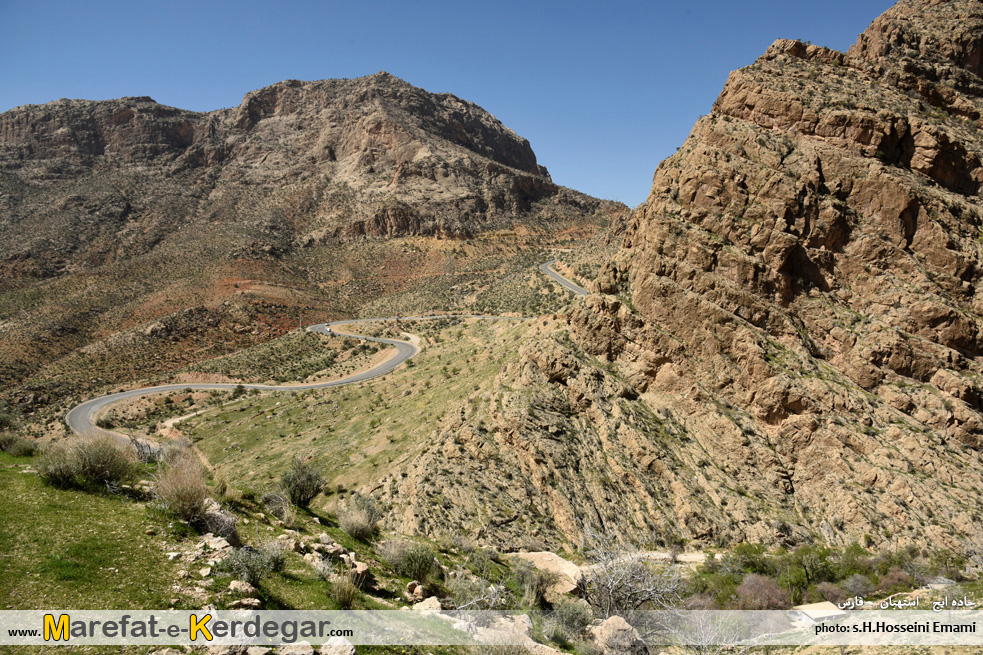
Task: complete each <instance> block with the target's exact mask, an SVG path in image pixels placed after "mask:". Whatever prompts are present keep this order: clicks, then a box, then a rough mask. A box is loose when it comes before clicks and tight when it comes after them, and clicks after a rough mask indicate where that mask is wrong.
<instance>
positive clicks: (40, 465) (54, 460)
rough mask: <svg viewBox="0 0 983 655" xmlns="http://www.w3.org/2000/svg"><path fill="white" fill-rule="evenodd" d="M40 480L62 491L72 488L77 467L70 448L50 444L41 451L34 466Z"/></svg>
mask: <svg viewBox="0 0 983 655" xmlns="http://www.w3.org/2000/svg"><path fill="white" fill-rule="evenodd" d="M34 468H35V470H36V471H37V472H38V475H39V476H41V479H42V480H44V481H45V482H47V483H48V484H50V485H53V486H55V487H61V488H63V489H65V488H68V487H73V486H75V484H76V478H77V476H78V466H77V463H76V460H75V457H74V456H73V454H72V450H71V448H70V447H69V446H68V445H66V444H52V445H49V446H47V447H46V448H44V449H43V450H42V451H41V456H40V457H39V458H38V461H37V462H36V463H35V465H34Z"/></svg>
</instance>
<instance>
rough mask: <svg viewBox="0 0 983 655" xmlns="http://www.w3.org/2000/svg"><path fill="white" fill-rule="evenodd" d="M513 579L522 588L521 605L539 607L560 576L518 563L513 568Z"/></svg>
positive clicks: (528, 564)
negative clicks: (514, 578)
mask: <svg viewBox="0 0 983 655" xmlns="http://www.w3.org/2000/svg"><path fill="white" fill-rule="evenodd" d="M515 577H516V580H517V581H518V583H519V586H520V587H521V588H522V603H523V605H525V606H526V607H539V606H540V605H542V604H543V602H545V600H546V594H547V593H548V592H549V590H550V589H551V588H552V587H553V586H554V585H555V584H556V582H557V580H559V577H560V576H559V575H558V574H557V573H555V572H553V571H543V570H541V569H537V568H536V567H535V566H533V565H532V564H530V563H529V562H524V561H519V562H517V563H516V566H515Z"/></svg>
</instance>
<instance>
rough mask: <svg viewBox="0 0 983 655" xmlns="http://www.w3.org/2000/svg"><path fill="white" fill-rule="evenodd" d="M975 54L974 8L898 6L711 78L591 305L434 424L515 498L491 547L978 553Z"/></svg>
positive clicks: (981, 146)
mask: <svg viewBox="0 0 983 655" xmlns="http://www.w3.org/2000/svg"><path fill="white" fill-rule="evenodd" d="M981 56H983V4H981V3H980V2H978V1H970V0H951V1H948V2H946V1H938V0H903V1H902V2H900V3H899V4H898V5H896V6H895V7H893V8H892V9H891V10H890V11H888V12H887V13H886V14H884V15H883V16H881V17H880V18H878V19H877V20H876V21H875V22H874V23H873V24H872V25H871V26H870V28H869V29H868V30H867V31H866V32H864V34H862V35H861V36H860V38H859V40H858V41H857V44H856V45H855V46H854V47H852V48H851V49H850V50H849V52H846V53H841V52H836V51H833V50H829V49H827V48H822V47H818V46H813V45H809V44H804V43H800V42H796V41H788V40H779V41H776V42H775V43H774V45H772V46H771V47H770V48H769V49H768V50H767V52H765V54H764V55H762V56H761V57H760V58H759V59H758V60H757V61H756V62H755V63H754V64H753V65H751V66H748V67H746V68H743V69H740V70H737V71H735V72H734V73H732V74H731V76H730V78H729V80H728V81H727V84H726V86H725V87H724V90H723V92H722V93H721V95H720V97H719V98H718V99H717V101H716V103H715V104H714V106H713V109H712V111H711V113H710V114H709V115H707V116H705V117H703V118H701V119H700V120H699V121H698V122H697V124H696V126H695V127H694V128H693V131H692V133H691V134H690V136H689V138H688V139H687V140H686V142H685V143H684V144H683V145H682V147H681V148H680V149H679V151H678V152H677V153H676V154H675V155H673V156H672V157H670V158H668V159H667V160H665V161H664V162H662V163H661V164H660V165H659V167H658V169H657V170H656V173H655V178H654V181H653V186H652V191H651V194H650V196H649V198H648V200H647V202H646V203H645V205H644V206H642V207H641V208H639V210H637V211H636V213H635V214H634V216H633V218H632V220H631V222H630V225H629V228H628V231H627V234H626V237H625V239H624V243H623V245H622V248H621V251H620V253H619V254H618V255H617V256H616V257H615V259H614V261H612V262H611V263H610V264H608V265H606V266H605V267H604V268H603V270H602V271H601V273H600V274H599V276H598V279H597V281H596V282H595V284H594V287H593V292H594V293H593V294H592V295H591V296H589V297H587V298H586V300H585V301H583V302H582V303H579V304H577V305H575V306H573V307H572V308H571V310H570V312H569V313H568V315H567V316H566V317H565V322H562V321H561V324H560V325H558V326H556V327H555V328H552V329H544V330H543V332H542V334H541V336H540V337H539V339H538V341H537V342H536V344H535V345H531V346H530V347H529V348H527V349H525V350H524V351H523V353H522V354H521V356H520V359H519V361H518V362H517V363H516V364H515V365H513V366H510V367H509V368H508V369H506V370H505V371H503V373H502V375H501V376H500V377H499V380H498V382H497V388H496V389H495V390H494V393H492V394H491V397H490V399H489V401H488V403H487V404H482V403H477V402H476V403H474V405H473V406H470V407H469V408H466V410H465V411H463V412H462V415H461V416H459V417H454V419H453V420H452V421H450V422H449V423H447V424H446V425H445V427H444V430H443V432H442V436H444V439H445V445H444V451H445V452H446V451H447V450H453V449H454V447H455V446H454V444H455V443H456V444H457V448H468V449H469V450H468V452H470V453H472V456H475V457H491V458H492V460H491V461H502V462H505V463H506V464H507V465H506V468H508V469H509V470H513V471H517V473H516V474H515V479H517V480H521V481H522V484H521V485H512V486H511V487H510V491H509V493H498V492H496V491H491V492H490V493H489V494H486V495H488V496H489V498H488V499H487V503H489V505H490V506H494V507H497V508H499V509H498V510H497V511H496V512H495V516H493V517H490V518H489V519H487V520H485V522H484V524H485V525H487V526H489V530H492V531H494V532H496V533H497V536H498V537H499V538H502V539H506V540H507V539H510V538H511V539H512V540H513V541H515V542H518V541H521V539H522V538H523V536H522V535H528V534H529V533H530V532H533V531H536V532H537V534H538V535H539V537H540V539H541V540H543V541H546V542H551V541H552V542H562V541H564V540H569V541H572V542H576V540H577V538H578V535H579V534H580V530H581V529H582V528H583V526H584V525H587V524H593V525H594V526H595V527H603V528H605V529H611V530H616V531H619V532H622V533H623V534H626V535H628V534H631V535H633V536H635V537H638V536H644V535H647V534H651V533H655V534H656V535H661V537H662V538H664V539H668V540H678V539H683V540H687V541H694V542H696V543H704V544H705V543H718V544H729V543H734V542H738V541H744V540H750V541H761V542H764V543H768V544H777V543H801V542H803V541H811V540H819V541H827V542H831V543H840V544H844V543H848V542H850V541H853V540H857V541H861V542H866V543H867V544H870V545H875V546H878V547H882V548H888V547H895V546H897V545H903V544H905V543H917V544H920V545H925V546H936V547H944V548H954V549H960V550H963V551H970V550H973V548H974V546H973V544H974V543H978V542H979V539H980V537H981V536H983V515H981V513H980V511H979V507H980V502H981V501H983V492H981V489H983V466H981V464H983V461H981V446H983V413H981V410H983V377H981V374H983V361H981V359H980V348H981V345H983V342H981V327H983V304H981V300H980V297H981V296H980V294H979V291H978V287H979V285H980V283H981V276H983V245H981V244H983V236H981V225H983V203H981V200H983V199H981V195H980V187H981V184H983V165H981V158H983V131H981V128H983V121H981V116H983V79H981V74H983V72H981ZM514 389H524V391H521V392H520V391H514ZM529 389H537V391H535V392H530V391H529ZM462 442H463V443H462ZM434 450H438V449H436V448H435V449H434ZM489 453H490V455H489ZM431 457H435V456H433V455H431ZM497 458H500V459H497ZM420 466H421V470H425V471H428V472H429V473H431V474H432V472H433V471H434V470H439V469H438V468H437V467H436V466H435V464H434V462H432V461H431V462H427V461H426V456H425V457H424V460H422V461H421V464H420ZM478 468H481V467H478ZM476 475H478V476H479V477H482V476H484V477H488V476H489V475H490V474H485V473H482V472H480V471H479V472H477V473H476ZM430 478H431V479H432V475H431V476H430ZM426 479H427V476H424V475H420V476H418V477H416V478H411V479H410V482H407V483H404V487H405V488H409V487H410V486H412V485H421V484H424V485H425V483H424V480H426ZM482 486H483V485H481V484H480V483H479V488H482ZM486 488H488V489H491V490H495V489H496V487H495V486H494V484H493V481H492V480H490V479H489V480H488V481H487V482H486ZM492 496H494V497H492ZM479 505H480V503H479ZM446 513H447V512H446V511H444V512H443V514H446ZM402 520H403V523H404V524H405V525H410V526H411V527H415V528H416V529H423V530H427V529H437V528H438V526H440V525H442V524H446V522H447V520H448V517H447V516H442V512H441V511H440V510H436V511H435V510H434V509H433V508H430V507H427V506H425V505H424V504H422V503H417V504H415V505H412V507H411V510H410V511H409V512H408V513H407V514H406V515H404V517H403V519H402ZM537 526H538V527H537Z"/></svg>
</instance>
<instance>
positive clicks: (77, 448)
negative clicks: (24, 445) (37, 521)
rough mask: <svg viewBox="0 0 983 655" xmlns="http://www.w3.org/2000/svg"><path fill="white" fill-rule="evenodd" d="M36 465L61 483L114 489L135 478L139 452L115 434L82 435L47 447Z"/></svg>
mask: <svg viewBox="0 0 983 655" xmlns="http://www.w3.org/2000/svg"><path fill="white" fill-rule="evenodd" d="M36 468H37V471H38V474H39V475H40V476H41V477H42V478H43V479H44V480H45V481H47V482H49V483H51V484H54V485H56V486H59V487H87V486H104V487H106V488H107V489H109V490H110V491H114V490H116V489H118V488H119V486H120V485H121V484H123V483H124V482H127V481H129V480H131V479H133V477H134V475H135V473H136V456H135V454H134V452H133V449H132V448H130V447H129V446H124V445H122V444H120V442H119V441H118V440H117V439H116V438H115V437H111V436H108V435H105V436H81V437H78V438H77V439H73V440H72V441H71V442H70V443H68V444H64V443H62V444H57V445H52V446H49V447H48V448H45V450H44V452H43V453H42V455H41V458H40V460H39V461H38V464H37V467H36Z"/></svg>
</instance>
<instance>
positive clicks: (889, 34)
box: [849, 0, 983, 77]
mask: <svg viewBox="0 0 983 655" xmlns="http://www.w3.org/2000/svg"><path fill="white" fill-rule="evenodd" d="M849 54H850V55H851V56H852V57H857V58H861V59H865V60H868V61H872V62H877V61H889V62H901V61H904V60H909V61H910V60H916V61H917V60H920V61H922V62H925V63H944V64H949V65H953V66H957V67H959V68H961V69H963V70H965V71H968V72H970V73H972V74H973V75H976V76H977V77H981V76H983V3H981V2H979V0H903V1H902V2H899V3H898V4H896V5H895V6H894V7H892V8H891V9H889V10H888V11H887V12H885V13H884V14H883V15H881V16H880V17H879V18H877V20H875V21H874V22H873V24H871V26H870V27H869V28H867V30H866V31H865V32H864V33H863V34H861V35H860V38H859V39H858V40H857V43H856V44H855V45H854V46H853V47H852V48H850V52H849Z"/></svg>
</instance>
